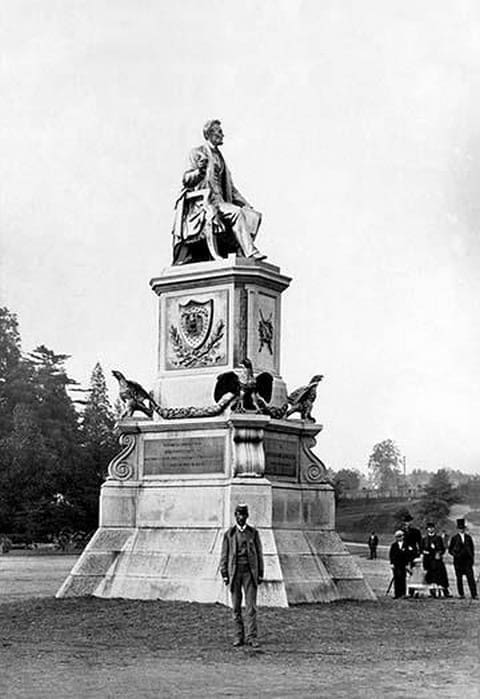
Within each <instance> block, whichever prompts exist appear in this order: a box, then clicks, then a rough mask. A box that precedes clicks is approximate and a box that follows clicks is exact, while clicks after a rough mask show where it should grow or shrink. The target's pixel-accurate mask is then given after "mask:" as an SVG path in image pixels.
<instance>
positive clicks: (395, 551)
mask: <svg viewBox="0 0 480 699" xmlns="http://www.w3.org/2000/svg"><path fill="white" fill-rule="evenodd" d="M412 519H413V518H412V517H411V516H410V515H409V516H408V517H406V518H405V520H404V523H403V527H402V528H401V529H399V530H398V531H396V532H395V541H394V542H393V543H392V545H391V546H390V552H389V559H390V565H391V568H392V574H393V594H394V597H395V598H396V599H399V598H401V597H404V596H405V595H406V591H407V575H411V574H412V570H413V568H414V566H415V565H416V562H417V559H418V558H419V557H421V558H422V565H423V570H424V574H425V583H426V584H427V585H432V584H435V585H437V586H438V587H439V588H441V589H442V590H443V594H444V596H445V597H451V593H450V589H449V582H448V575H447V569H446V568H445V563H444V561H443V556H444V555H445V553H446V551H448V553H449V554H450V555H451V556H452V558H453V567H454V570H455V577H456V582H457V591H458V595H459V597H461V598H464V597H465V591H464V586H463V578H464V576H465V577H466V579H467V584H468V588H469V590H470V595H471V597H472V599H477V596H478V595H477V585H476V582H475V576H474V572H473V563H474V555H475V549H474V543H473V539H472V537H471V536H470V534H468V533H467V531H466V526H465V520H464V519H457V533H456V534H454V536H452V538H451V539H450V541H449V542H448V544H447V545H446V543H445V541H444V537H442V536H441V535H440V534H438V533H437V531H436V528H435V524H434V523H433V522H427V525H426V534H425V535H424V536H422V534H421V532H420V530H419V529H417V528H416V527H414V526H412V524H411V522H412Z"/></svg>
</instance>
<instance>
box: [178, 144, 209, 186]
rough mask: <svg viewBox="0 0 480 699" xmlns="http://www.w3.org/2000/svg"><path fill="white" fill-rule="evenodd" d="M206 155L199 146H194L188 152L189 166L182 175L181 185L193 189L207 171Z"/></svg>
mask: <svg viewBox="0 0 480 699" xmlns="http://www.w3.org/2000/svg"><path fill="white" fill-rule="evenodd" d="M207 166H208V156H207V155H206V153H205V152H204V151H203V150H202V149H201V148H194V149H193V150H192V152H191V153H190V168H189V169H188V170H186V171H185V173H184V175H183V180H182V181H183V186H184V187H186V188H187V189H193V188H194V187H196V186H197V185H198V184H200V182H202V180H203V179H205V175H206V172H207Z"/></svg>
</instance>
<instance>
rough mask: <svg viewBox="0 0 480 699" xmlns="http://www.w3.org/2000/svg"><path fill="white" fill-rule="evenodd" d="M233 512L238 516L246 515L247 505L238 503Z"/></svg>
mask: <svg viewBox="0 0 480 699" xmlns="http://www.w3.org/2000/svg"><path fill="white" fill-rule="evenodd" d="M235 512H239V513H240V514H245V515H248V505H245V503H243V502H242V503H239V504H238V505H237V506H236V508H235Z"/></svg>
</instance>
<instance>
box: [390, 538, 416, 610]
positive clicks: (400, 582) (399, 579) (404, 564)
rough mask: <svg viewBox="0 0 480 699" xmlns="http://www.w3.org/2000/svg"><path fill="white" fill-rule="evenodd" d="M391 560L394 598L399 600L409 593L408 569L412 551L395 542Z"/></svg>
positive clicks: (391, 547)
mask: <svg viewBox="0 0 480 699" xmlns="http://www.w3.org/2000/svg"><path fill="white" fill-rule="evenodd" d="M389 558H390V564H391V565H392V567H393V596H394V597H395V598H396V599H398V598H399V597H404V596H405V594H406V592H407V568H408V566H409V564H410V561H411V560H412V549H411V548H410V547H409V546H406V545H405V544H403V545H402V546H400V544H399V543H398V541H394V542H393V544H392V545H391V546H390V555H389Z"/></svg>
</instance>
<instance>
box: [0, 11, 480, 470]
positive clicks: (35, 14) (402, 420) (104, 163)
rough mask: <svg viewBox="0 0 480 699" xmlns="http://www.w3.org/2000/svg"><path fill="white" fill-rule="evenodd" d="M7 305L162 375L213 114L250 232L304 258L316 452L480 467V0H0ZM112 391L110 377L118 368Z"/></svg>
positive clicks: (299, 305) (266, 244)
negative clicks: (390, 447) (181, 220)
mask: <svg viewBox="0 0 480 699" xmlns="http://www.w3.org/2000/svg"><path fill="white" fill-rule="evenodd" d="M0 56H1V63H0V68H1V77H0V94H1V95H2V100H1V104H2V107H1V110H0V147H1V157H0V178H1V193H0V196H1V207H0V245H1V266H0V274H1V282H0V295H1V297H0V303H1V304H2V305H7V306H8V307H9V308H10V310H12V311H14V312H16V313H17V314H18V317H19V321H20V330H21V334H22V338H23V348H24V350H25V351H29V350H31V349H33V348H34V347H35V346H36V345H38V344H41V343H44V344H46V345H47V346H49V347H51V348H52V349H54V350H55V351H57V352H62V353H63V352H64V353H68V354H71V355H72V359H71V360H70V361H69V363H68V369H69V372H70V374H71V375H72V376H73V377H74V378H76V379H77V380H79V381H80V382H82V383H84V384H85V383H87V382H88V378H89V375H90V373H91V370H92V369H93V366H94V364H95V363H96V362H97V361H100V362H101V364H102V365H103V367H104V370H105V372H106V373H107V372H110V371H111V369H113V368H118V369H121V370H123V371H124V373H125V374H126V375H127V376H129V377H131V378H134V379H136V380H138V381H140V382H141V383H143V384H144V385H145V386H146V387H148V388H150V387H152V386H153V382H154V378H155V352H156V325H157V318H156V297H155V296H154V295H153V293H152V292H151V291H150V288H149V284H148V282H149V279H150V278H151V277H153V276H157V275H158V274H159V273H160V271H161V269H162V268H164V267H165V266H166V265H168V264H169V263H170V257H171V253H170V229H171V221H172V210H173V203H174V200H175V197H176V194H177V191H178V189H179V184H180V179H181V175H182V171H183V169H184V165H185V162H186V157H187V154H188V151H189V150H190V148H191V147H193V146H195V145H198V144H199V143H201V140H202V136H201V128H202V125H203V123H204V122H205V121H206V120H207V119H209V118H214V117H215V118H220V119H221V120H222V123H223V127H224V131H225V145H224V148H223V152H224V155H225V158H226V160H227V162H228V164H229V166H230V169H231V171H232V174H233V177H234V181H235V183H236V185H237V187H238V188H239V189H240V191H241V192H242V193H243V194H244V195H245V196H246V197H247V199H249V200H250V201H251V202H252V204H253V205H254V206H255V207H256V208H257V209H259V210H260V211H262V212H263V216H264V219H263V224H262V228H261V231H260V235H259V239H258V243H259V247H260V248H261V249H262V251H264V252H266V253H267V254H268V257H269V260H270V261H271V262H272V263H274V264H277V265H279V266H280V268H281V270H282V272H283V273H285V274H288V275H290V276H292V277H293V281H292V284H291V287H290V289H289V290H288V291H287V292H285V293H284V297H283V298H284V301H283V319H282V320H283V345H282V353H283V356H282V375H283V377H284V378H285V380H286V382H287V385H288V387H289V388H290V389H293V388H295V387H296V386H298V385H300V384H302V383H305V382H306V381H307V380H308V379H309V378H310V376H311V375H312V374H315V373H323V374H325V382H324V383H323V384H321V386H320V390H319V398H318V401H317V407H316V411H315V412H316V416H317V419H318V421H319V422H321V423H323V424H324V426H325V427H324V431H323V432H322V434H321V435H320V437H319V440H318V446H317V453H318V454H319V456H320V458H322V459H323V460H324V461H325V462H326V464H327V465H329V466H331V467H333V468H335V469H338V468H342V467H345V466H349V467H357V468H361V469H365V468H366V464H367V461H368V456H369V454H370V452H371V450H372V447H373V445H374V444H375V443H376V442H379V441H381V440H383V439H387V438H391V439H394V440H395V441H396V442H397V444H398V446H399V447H400V449H401V451H402V453H404V454H405V455H406V457H407V465H408V468H409V469H410V468H414V467H420V468H427V469H431V470H436V469H437V468H440V467H445V466H446V467H451V468H461V469H463V470H466V471H472V472H473V471H477V472H478V470H479V467H480V441H479V432H480V430H479V416H480V264H479V262H480V244H479V240H480V191H479V190H480V133H479V124H480V4H479V3H478V2H476V1H475V0H471V1H467V0H464V1H463V2H462V1H461V0H460V1H459V0H449V1H447V0H431V1H428V0H424V1H423V2H421V3H420V2H418V1H417V0H407V1H406V0H402V1H398V2H397V1H396V0H363V1H360V0H355V1H354V0H351V2H348V1H345V0H343V1H342V2H340V1H339V0H321V1H319V0H311V1H308V2H300V1H298V2H297V1H295V0H288V1H280V0H256V1H248V0H246V1H245V0H243V1H242V2H241V3H239V2H238V1H235V2H234V1H231V0H221V1H220V0H219V1H218V2H215V1H213V0H190V1H188V0H182V1H181V2H173V1H172V2H166V1H164V2H161V1H160V0H155V1H153V0H152V1H151V2H148V1H146V0H145V1H142V0H110V1H108V2H107V1H106V0H83V1H79V0H37V1H35V0H2V2H1V4H0ZM112 387H114V386H113V384H112Z"/></svg>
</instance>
